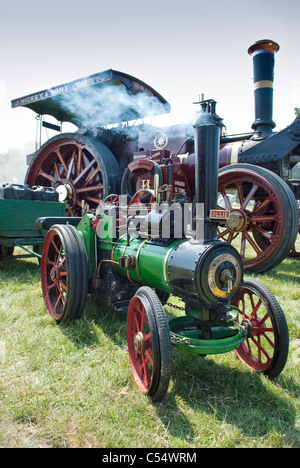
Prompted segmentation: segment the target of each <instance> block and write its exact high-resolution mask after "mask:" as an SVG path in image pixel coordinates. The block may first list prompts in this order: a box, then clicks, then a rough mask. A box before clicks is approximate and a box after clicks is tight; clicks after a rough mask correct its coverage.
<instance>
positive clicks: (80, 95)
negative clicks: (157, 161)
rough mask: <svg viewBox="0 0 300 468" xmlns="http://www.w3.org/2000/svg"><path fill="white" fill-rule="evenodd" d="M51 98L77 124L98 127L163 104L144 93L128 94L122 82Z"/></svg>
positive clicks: (159, 111)
mask: <svg viewBox="0 0 300 468" xmlns="http://www.w3.org/2000/svg"><path fill="white" fill-rule="evenodd" d="M52 99H53V98H52ZM54 99H55V101H56V102H58V103H59V105H60V107H61V108H62V109H63V110H64V111H65V112H66V113H67V114H69V115H70V114H71V115H72V119H74V120H73V123H75V124H76V125H78V126H80V127H89V128H90V127H101V126H106V125H109V124H117V123H119V122H126V121H131V120H134V119H139V118H145V117H152V116H154V115H158V114H163V113H165V112H166V109H165V106H164V104H163V103H161V102H160V101H159V100H158V98H156V97H155V96H150V95H149V94H147V93H145V92H141V93H136V94H130V93H129V92H128V91H127V89H126V87H125V86H123V85H119V86H109V85H106V86H105V85H104V86H102V87H101V88H97V87H92V86H91V87H88V88H82V89H78V90H76V92H71V93H66V94H61V95H58V96H57V97H56V98H54Z"/></svg>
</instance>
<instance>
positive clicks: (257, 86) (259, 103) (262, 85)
mask: <svg viewBox="0 0 300 468" xmlns="http://www.w3.org/2000/svg"><path fill="white" fill-rule="evenodd" d="M278 50H279V45H278V44H277V43H276V42H274V41H271V40H269V39H262V40H260V41H257V42H255V43H254V44H253V45H252V46H251V47H249V49H248V54H249V55H252V56H253V71H254V102H255V121H254V122H253V124H252V128H253V129H254V130H255V132H256V133H257V136H258V137H260V138H266V137H267V136H269V135H271V134H272V131H273V128H274V127H275V125H276V124H275V122H273V80H274V63H275V57H274V55H275V52H277V51H278Z"/></svg>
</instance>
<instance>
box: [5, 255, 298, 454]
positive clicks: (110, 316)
mask: <svg viewBox="0 0 300 468" xmlns="http://www.w3.org/2000/svg"><path fill="white" fill-rule="evenodd" d="M294 262H295V261H293V263H294ZM39 275H40V268H39V264H38V262H37V260H35V259H32V260H30V261H28V260H23V259H16V260H14V259H11V260H6V261H3V262H2V263H1V265H0V277H1V281H11V280H13V281H16V282H20V283H24V282H31V281H32V278H33V277H34V278H36V279H38V278H39ZM289 275H292V271H291V266H290V264H289V263H287V264H281V265H279V266H278V267H277V268H276V269H275V270H273V271H271V272H269V273H268V276H270V277H272V278H274V279H275V278H278V279H279V280H280V281H286V279H287V276H289ZM295 280H297V281H299V278H295ZM126 315H127V314H126V312H119V311H115V310H110V309H108V308H103V307H100V306H97V305H96V304H94V302H93V300H92V297H91V296H89V297H88V300H87V304H86V307H85V312H84V315H83V317H82V318H81V320H78V321H74V322H70V323H67V324H63V325H59V327H60V329H61V330H62V332H63V333H64V334H65V335H66V336H67V337H68V338H69V339H70V340H71V341H72V342H73V343H74V344H75V345H76V346H77V347H79V348H80V347H82V346H95V345H101V343H100V335H104V336H105V337H106V338H108V339H109V340H111V341H112V342H113V343H114V344H115V345H117V346H119V347H120V348H124V347H126V326H127V324H126V319H127V317H126ZM167 315H168V319H170V318H172V314H171V313H170V311H169V312H168V314H167ZM99 331H100V332H99ZM230 361H231V358H230V357H229V358H228V360H227V359H226V358H224V359H223V358H219V357H216V358H215V357H214V358H210V357H207V358H201V357H199V356H191V355H186V354H183V353H181V352H179V351H178V350H176V349H173V360H172V365H173V372H172V379H171V384H170V390H169V392H168V394H167V396H166V398H165V399H164V400H163V402H161V403H156V404H154V403H153V408H154V409H155V411H156V413H157V415H158V417H159V418H160V420H161V421H162V423H163V424H164V425H165V428H166V431H168V432H169V433H170V434H172V435H173V436H174V437H180V438H183V439H185V440H186V441H187V442H188V443H191V444H193V440H195V441H196V440H197V444H199V439H200V440H201V434H202V435H203V431H206V432H207V434H208V435H207V437H206V439H205V440H206V442H207V440H208V439H209V438H210V437H211V439H213V438H216V437H218V434H221V433H222V431H223V430H224V432H225V431H226V426H228V425H231V426H234V427H235V428H236V429H237V432H238V433H240V434H242V435H243V436H244V437H248V438H251V437H252V438H263V437H265V436H266V434H268V433H270V432H272V431H273V432H274V433H276V434H279V435H280V436H282V437H283V436H284V435H285V434H286V436H287V438H288V440H289V441H290V442H291V443H292V444H294V445H295V446H297V444H298V446H299V431H298V430H297V429H293V426H294V425H295V420H296V418H297V414H296V411H295V407H294V405H293V404H292V402H291V401H290V399H289V395H291V394H292V393H293V392H294V394H295V398H297V394H298V395H299V388H298V387H297V383H296V381H294V380H293V379H289V380H288V379H286V380H284V379H283V377H279V378H278V379H277V380H276V381H275V382H276V385H274V386H272V385H269V384H268V383H267V382H266V379H264V377H262V376H259V375H257V374H254V373H251V372H250V371H248V370H247V369H243V368H241V369H240V368H237V367H235V366H234V365H231V364H230ZM280 386H281V387H282V388H279V387H280ZM286 388H288V391H289V395H288V394H287V393H285V392H284V391H283V390H286ZM137 391H138V390H137ZM150 402H151V400H149V403H150ZM150 404H151V403H150ZM192 412H194V413H197V420H200V421H201V426H202V427H196V426H195V423H193V422H192V421H193V419H194V418H193V417H192V416H191V413H192ZM298 423H299V421H298ZM223 427H224V429H223ZM237 438H238V435H237ZM204 445H205V443H204Z"/></svg>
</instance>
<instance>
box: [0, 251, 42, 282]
mask: <svg viewBox="0 0 300 468" xmlns="http://www.w3.org/2000/svg"><path fill="white" fill-rule="evenodd" d="M33 277H34V278H35V279H39V278H40V265H39V263H38V260H37V259H36V258H35V257H30V259H27V260H25V259H21V258H16V259H15V258H14V257H11V258H10V259H5V260H1V261H0V278H1V279H0V281H1V282H6V281H12V280H13V281H15V282H18V283H20V284H23V283H27V282H28V281H30V282H31V281H32V278H33Z"/></svg>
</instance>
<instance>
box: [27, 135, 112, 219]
mask: <svg viewBox="0 0 300 468" xmlns="http://www.w3.org/2000/svg"><path fill="white" fill-rule="evenodd" d="M26 183H27V184H29V185H30V186H33V185H42V186H52V187H57V186H59V185H61V184H62V185H64V186H65V187H66V197H67V198H66V203H67V211H68V213H67V214H68V215H69V216H81V213H82V201H83V200H85V202H86V203H87V204H89V206H90V208H96V207H97V206H98V204H99V202H100V200H101V199H102V197H103V188H104V185H103V177H102V168H101V166H100V164H99V161H98V159H97V157H96V155H95V154H94V153H93V152H92V151H91V149H90V148H89V147H88V146H87V144H85V143H84V142H82V141H79V140H78V141H77V140H76V139H72V138H67V137H66V138H63V139H60V140H56V141H53V142H52V143H49V145H47V146H46V147H45V148H44V149H43V150H42V151H41V152H40V154H39V156H38V157H37V159H36V160H35V161H33V163H32V166H31V168H30V172H29V175H28V178H27V181H26Z"/></svg>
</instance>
